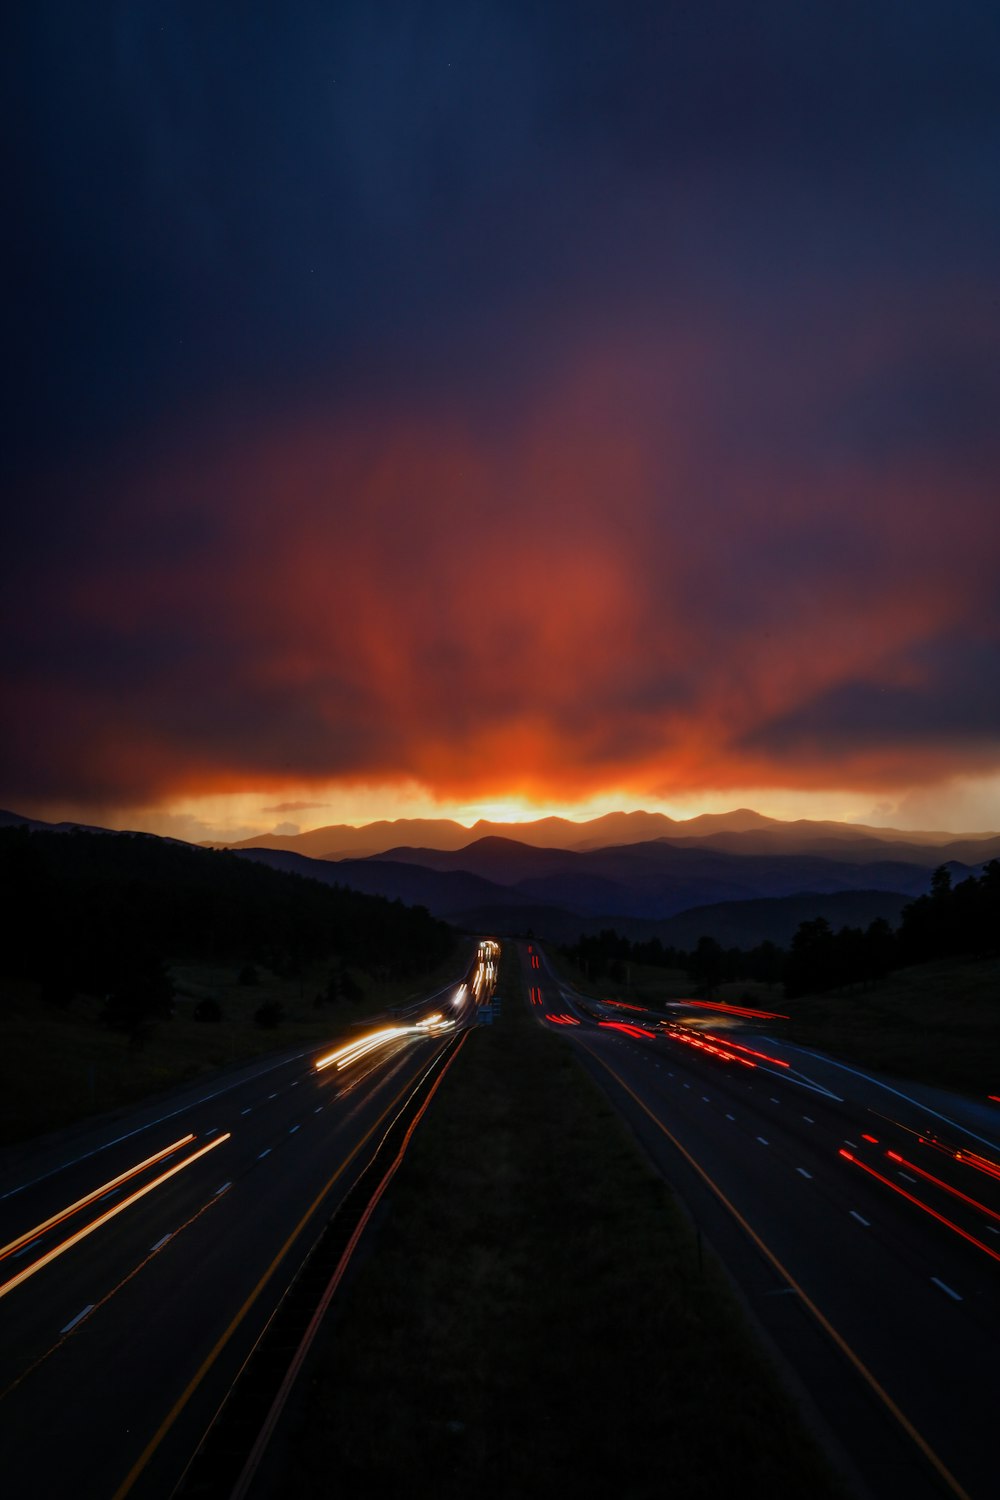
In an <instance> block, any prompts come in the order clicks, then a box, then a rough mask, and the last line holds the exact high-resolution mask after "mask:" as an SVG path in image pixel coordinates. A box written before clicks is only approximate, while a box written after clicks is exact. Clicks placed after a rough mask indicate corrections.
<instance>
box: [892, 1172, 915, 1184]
mask: <svg viewBox="0 0 1000 1500" xmlns="http://www.w3.org/2000/svg"><path fill="white" fill-rule="evenodd" d="M896 1176H897V1177H902V1179H903V1181H904V1182H916V1180H917V1179H916V1178H915V1177H911V1176H910V1174H909V1172H899V1171H897V1173H896Z"/></svg>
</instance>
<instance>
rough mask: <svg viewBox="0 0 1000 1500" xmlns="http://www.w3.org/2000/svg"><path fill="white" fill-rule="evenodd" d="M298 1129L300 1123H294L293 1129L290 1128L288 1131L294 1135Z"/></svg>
mask: <svg viewBox="0 0 1000 1500" xmlns="http://www.w3.org/2000/svg"><path fill="white" fill-rule="evenodd" d="M298 1129H299V1126H298V1125H293V1126H292V1127H291V1129H290V1130H289V1132H288V1134H289V1135H294V1134H295V1132H296V1131H297V1130H298Z"/></svg>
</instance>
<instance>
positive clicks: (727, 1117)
mask: <svg viewBox="0 0 1000 1500" xmlns="http://www.w3.org/2000/svg"><path fill="white" fill-rule="evenodd" d="M726 1119H727V1120H733V1121H735V1119H736V1116H735V1115H727V1116H726Z"/></svg>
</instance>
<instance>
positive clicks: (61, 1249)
mask: <svg viewBox="0 0 1000 1500" xmlns="http://www.w3.org/2000/svg"><path fill="white" fill-rule="evenodd" d="M231 1138H232V1132H231V1131H229V1130H227V1131H226V1133H225V1135H218V1136H216V1138H215V1140H214V1141H209V1143H208V1145H207V1146H202V1147H201V1149H200V1150H199V1151H195V1152H194V1154H193V1155H191V1156H186V1157H185V1158H184V1160H183V1161H179V1162H177V1163H176V1164H175V1165H174V1166H172V1167H170V1168H169V1169H168V1171H166V1172H162V1173H161V1174H160V1176H159V1177H154V1178H153V1181H152V1182H147V1183H145V1185H144V1186H143V1187H141V1188H139V1189H137V1191H136V1192H134V1193H132V1194H131V1195H130V1196H129V1197H128V1198H123V1199H122V1201H121V1203H116V1204H115V1206H114V1208H109V1209H107V1210H106V1212H105V1213H103V1214H101V1215H100V1216H99V1217H98V1218H96V1219H94V1220H92V1221H91V1223H89V1224H85V1225H84V1226H83V1228H82V1229H78V1230H77V1231H76V1233H75V1234H71V1235H70V1237H69V1239H68V1240H62V1241H60V1243H59V1244H58V1245H53V1247H52V1249H51V1250H47V1251H46V1252H45V1254H44V1255H42V1256H40V1257H39V1259H38V1260H33V1261H32V1262H31V1265H30V1266H25V1268H24V1270H23V1271H18V1273H17V1275H16V1276H12V1277H11V1278H10V1280H9V1281H5V1282H4V1283H3V1285H2V1286H0V1297H6V1295H7V1293H8V1292H12V1291H13V1290H14V1288H15V1287H17V1286H20V1285H21V1282H22V1281H27V1279H28V1277H29V1276H34V1274H35V1272H36V1271H40V1270H41V1269H42V1267H43V1266H47V1265H48V1264H49V1262H50V1261H53V1260H55V1259H56V1258H57V1256H60V1255H63V1254H65V1252H66V1251H67V1250H71V1249H72V1248H73V1246H74V1245H78V1244H79V1243H80V1241H81V1240H83V1239H86V1238H87V1235H88V1234H93V1232H94V1230H95V1229H100V1227H101V1225H102V1224H106V1223H107V1222H108V1220H109V1219H113V1218H114V1217H115V1216H116V1214H120V1213H123V1212H124V1211H125V1209H126V1208H130V1207H131V1205H132V1204H133V1203H138V1201H139V1199H140V1198H145V1196H146V1194H147V1193H151V1192H152V1191H153V1189H154V1188H157V1187H159V1186H160V1184H161V1183H164V1182H166V1181H167V1180H168V1179H169V1178H171V1177H175V1176H176V1175H177V1173H178V1172H183V1170H184V1168H185V1167H189V1166H191V1164H192V1162H196V1161H197V1160H198V1158H199V1157H201V1156H206V1155H207V1154H208V1152H209V1151H214V1150H215V1148H216V1146H221V1145H222V1143H223V1141H228V1140H230V1139H231Z"/></svg>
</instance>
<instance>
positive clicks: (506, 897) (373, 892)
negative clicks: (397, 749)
mask: <svg viewBox="0 0 1000 1500" xmlns="http://www.w3.org/2000/svg"><path fill="white" fill-rule="evenodd" d="M232 852H233V853H234V854H235V855H237V856H238V857H239V858H240V859H248V860H253V861H254V862H255V863H257V864H264V865H268V866H269V867H270V868H271V869H274V870H284V871H287V872H288V873H290V874H295V875H303V876H305V877H307V878H308V879H310V880H318V881H321V882H322V883H323V884H324V885H332V886H345V887H347V888H349V889H350V890H353V891H363V892H365V894H366V895H370V896H383V897H385V898H386V900H389V901H402V902H404V903H405V904H406V905H407V906H424V907H426V908H427V910H428V911H429V912H431V913H432V914H433V915H434V916H438V917H443V916H444V915H445V914H446V913H447V914H448V915H449V916H450V915H451V914H453V913H456V912H463V911H465V910H466V909H467V908H472V907H475V906H483V905H486V904H490V903H492V902H503V903H504V904H506V905H509V906H520V907H527V906H528V905H530V904H531V903H530V901H529V899H528V898H527V897H522V896H519V895H517V894H516V893H515V892H512V891H509V890H505V889H504V887H503V886H500V885H497V884H495V883H494V882H493V881H491V880H485V879H483V878H482V877H481V876H479V875H470V874H468V873H467V872H465V871H462V870H427V869H424V868H423V867H422V866H420V865H411V864H403V863H399V864H397V863H394V862H393V861H392V860H383V859H378V860H374V859H372V860H368V859H361V860H359V859H341V860H326V859H308V858H307V857H306V856H305V855H303V854H292V853H290V852H289V851H288V850H286V849H235V850H233V851H232Z"/></svg>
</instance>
